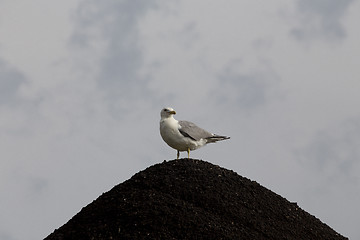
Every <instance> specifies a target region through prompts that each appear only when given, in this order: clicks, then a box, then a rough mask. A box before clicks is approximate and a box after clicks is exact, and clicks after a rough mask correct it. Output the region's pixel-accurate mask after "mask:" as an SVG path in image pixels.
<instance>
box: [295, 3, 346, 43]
mask: <svg viewBox="0 0 360 240" xmlns="http://www.w3.org/2000/svg"><path fill="white" fill-rule="evenodd" d="M352 2H353V0H343V1H338V0H330V1H329V0H298V1H297V9H296V10H297V12H298V14H299V26H297V27H294V28H293V29H292V30H291V32H290V33H291V35H292V36H293V37H295V38H296V39H297V40H299V41H303V40H312V39H325V40H332V41H334V40H341V39H343V38H345V37H346V30H345V28H344V26H343V24H342V19H343V17H344V15H345V14H346V11H347V10H348V8H349V6H350V5H351V3H352Z"/></svg>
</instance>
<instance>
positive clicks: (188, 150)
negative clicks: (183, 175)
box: [187, 148, 190, 159]
mask: <svg viewBox="0 0 360 240" xmlns="http://www.w3.org/2000/svg"><path fill="white" fill-rule="evenodd" d="M187 152H188V159H190V148H188V149H187Z"/></svg>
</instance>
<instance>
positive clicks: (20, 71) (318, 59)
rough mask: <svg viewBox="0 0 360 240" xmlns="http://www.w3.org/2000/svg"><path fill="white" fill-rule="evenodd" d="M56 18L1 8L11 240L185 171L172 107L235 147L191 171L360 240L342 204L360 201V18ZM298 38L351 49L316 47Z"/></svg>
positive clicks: (135, 4)
mask: <svg viewBox="0 0 360 240" xmlns="http://www.w3.org/2000/svg"><path fill="white" fill-rule="evenodd" d="M45 2H46V1H40V0H38V1H37V2H36V3H37V4H34V5H33V4H26V3H24V2H21V1H7V2H2V3H1V4H2V8H0V9H1V10H0V11H1V15H2V17H1V22H0V24H1V25H0V26H1V28H0V32H1V38H0V50H1V51H2V56H1V59H2V62H1V63H0V76H1V77H2V79H4V81H2V82H1V83H0V86H1V87H2V88H1V89H2V90H4V86H5V88H7V91H6V93H5V94H3V95H2V96H1V97H0V101H1V104H0V114H1V120H0V127H1V129H2V135H1V136H0V141H1V143H2V144H0V150H1V152H2V154H3V156H5V158H4V159H5V160H3V162H2V164H3V167H2V168H0V173H1V174H0V179H1V181H0V188H1V192H7V193H9V194H6V195H5V197H4V198H2V199H0V201H1V204H0V208H1V212H2V213H4V214H2V215H1V216H0V221H1V222H2V223H3V222H5V223H4V224H1V227H2V228H1V229H0V236H4V237H7V238H9V239H23V238H27V239H38V238H39V236H41V237H44V236H45V235H47V234H49V233H50V232H51V231H52V230H54V228H55V227H59V226H61V225H62V224H64V223H65V222H66V221H67V220H68V219H70V218H71V217H72V216H73V215H74V214H75V213H76V212H77V211H79V210H80V208H81V207H83V206H85V205H86V204H88V203H89V202H91V201H92V200H93V199H95V198H96V197H97V196H98V195H99V194H100V193H102V192H104V191H107V190H108V189H110V188H111V187H112V186H113V185H115V184H117V183H119V182H121V181H123V180H125V179H127V178H129V177H130V176H131V175H132V174H134V173H136V172H138V171H139V170H141V169H143V168H145V167H147V166H149V165H150V164H152V163H155V162H160V161H162V160H164V159H170V158H175V155H176V151H174V150H172V149H170V148H168V147H167V146H166V144H165V143H163V142H162V140H161V138H160V136H159V132H158V121H159V111H160V109H161V108H162V107H164V106H173V107H175V108H176V110H177V112H178V114H177V117H178V118H179V119H186V120H191V121H194V122H196V123H197V124H199V125H200V126H203V127H204V128H205V129H208V130H211V131H214V132H216V133H219V134H226V135H230V136H231V137H232V138H231V139H230V140H229V141H227V142H223V143H218V144H216V145H211V146H208V147H206V148H203V149H199V150H197V151H194V152H192V153H191V156H192V157H194V158H201V159H204V160H207V161H210V162H213V163H215V164H219V165H221V166H225V167H227V168H231V169H233V170H235V171H237V172H239V173H240V174H241V175H244V176H247V177H250V178H251V179H253V180H256V181H258V182H260V183H261V184H263V185H265V186H266V187H269V188H270V189H272V190H274V191H276V192H277V193H279V194H281V195H283V196H284V197H287V198H289V199H290V200H292V201H298V202H299V203H300V206H301V207H304V208H305V209H306V210H309V211H310V212H311V213H313V214H315V215H316V216H317V217H319V218H320V219H321V220H326V222H327V223H328V224H330V226H332V227H334V228H335V229H336V230H338V231H340V232H341V233H342V234H344V235H349V236H350V235H351V236H352V237H353V236H356V230H357V228H356V226H351V225H349V224H347V223H348V222H349V221H352V222H355V223H356V222H358V216H356V215H355V214H352V213H353V212H354V211H353V207H354V206H356V204H357V203H356V202H355V201H352V200H347V199H344V197H341V196H346V195H347V194H350V195H351V199H358V198H359V193H358V192H356V191H352V190H351V189H352V188H353V187H354V188H355V187H357V186H358V185H359V183H358V177H357V175H356V171H357V169H358V167H359V166H358V164H357V163H356V162H354V161H353V160H352V159H354V158H356V157H357V156H358V154H359V153H358V151H357V149H356V148H355V146H356V145H357V144H358V141H357V137H358V125H357V124H355V122H356V121H355V120H354V121H350V122H349V121H348V119H359V116H360V112H359V111H360V110H359V108H358V106H357V105H358V104H357V103H358V102H359V94H358V92H359V91H358V90H359V84H358V79H357V77H356V76H358V75H359V74H360V73H359V68H358V63H359V54H357V52H358V50H359V44H358V42H359V37H360V36H359V34H358V31H357V28H358V26H357V24H355V23H357V22H358V21H357V18H358V14H357V12H358V11H356V9H358V7H359V5H355V4H352V3H353V2H351V1H344V2H342V3H335V2H331V3H332V4H334V5H331V6H330V8H329V9H327V8H323V6H324V2H322V1H314V2H311V3H310V2H309V1H305V2H304V3H301V4H304V5H303V6H301V5H300V2H298V5H293V4H292V3H290V2H289V1H286V0H282V1H280V0H279V1H275V2H263V1H245V2H239V1H227V2H226V3H223V2H221V1H208V2H207V4H206V5H204V3H202V2H194V1H171V2H170V1H169V2H167V3H166V4H165V3H161V4H160V3H159V2H158V1H145V0H144V1H133V0H131V1H130V0H128V1H126V0H123V1H115V0H112V1H110V0H109V1H95V0H84V1H71V0H69V1H60V2H58V3H57V4H56V5H53V4H54V3H51V4H50V3H47V2H46V3H45ZM5 3H6V4H5ZM38 6H41V7H38ZM310 6H312V7H314V8H312V7H310ZM294 11H295V13H294ZM18 16H22V17H21V18H19V17H18ZM284 16H291V17H292V19H291V18H289V17H287V18H286V19H285V18H284ZM306 17H309V19H310V20H311V19H315V20H316V21H315V24H313V22H312V21H308V22H307V21H305V20H304V19H305V18H306ZM294 18H295V19H294ZM288 19H291V21H285V20H288ZM45 20H46V21H45ZM319 22H320V23H321V24H317V23H319ZM22 29H25V30H24V31H22ZM292 29H297V30H299V31H302V33H303V34H304V36H306V39H305V40H306V41H308V40H313V39H318V38H320V39H322V37H324V36H331V37H332V38H334V39H341V40H342V41H341V42H340V41H333V42H332V44H330V45H326V44H325V45H324V44H323V42H318V41H313V42H311V44H310V45H308V46H305V45H306V44H305V45H304V44H299V41H298V40H300V39H297V40H294V38H293V37H292V36H290V35H289V31H291V30H292ZM345 33H346V38H345V37H344V36H345V35H343V34H345ZM24 39H26V41H25V40H24ZM45 40H46V41H45ZM304 46H305V47H304ZM0 91H1V90H0ZM344 126H347V127H344ZM336 129H337V130H336ZM320 133H322V134H320ZM140 149H141V150H140ZM299 156H300V157H301V161H299ZM326 156H327V157H326ZM325 157H326V158H327V160H326V161H325V160H323V159H324V158H325ZM336 179H340V180H339V181H336ZM353 179H355V181H352V180H353ZM349 181H352V182H351V184H352V185H351V184H346V183H349ZM350 186H351V187H350ZM319 189H320V190H322V191H323V192H319ZM317 192H318V194H314V193H317ZM308 196H311V197H308ZM337 201H339V202H341V203H343V204H344V207H343V208H337V206H338V202H337ZM320 203H324V204H320ZM335 208H337V210H336V211H335V210H334V209H335ZM13 209H17V210H16V212H15V213H14V211H13ZM39 212H41V214H39ZM334 212H336V215H337V216H335V214H334ZM5 216H7V217H5ZM8 216H10V217H8ZM34 216H36V217H34ZM346 216H350V218H351V219H350V218H349V219H350V220H349V219H347V221H339V220H338V219H345V218H346ZM19 219H21V221H19ZM37 226H42V228H41V229H39V228H37ZM19 228H21V229H24V231H23V232H19V231H18V229H19ZM355 238H356V237H355Z"/></svg>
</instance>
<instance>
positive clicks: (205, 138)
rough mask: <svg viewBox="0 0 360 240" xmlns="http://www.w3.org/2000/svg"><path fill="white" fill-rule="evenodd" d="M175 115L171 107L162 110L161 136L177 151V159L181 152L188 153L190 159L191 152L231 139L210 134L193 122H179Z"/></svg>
mask: <svg viewBox="0 0 360 240" xmlns="http://www.w3.org/2000/svg"><path fill="white" fill-rule="evenodd" d="M175 114H176V112H175V111H174V109H172V108H170V107H167V108H163V109H162V110H161V112H160V116H161V120H160V135H161V137H162V139H163V140H164V141H165V142H166V143H167V144H168V145H169V146H170V147H172V148H174V149H176V150H177V159H179V156H180V152H184V151H187V153H188V158H190V151H192V150H195V149H198V148H200V147H202V146H204V145H206V144H208V143H214V142H217V141H221V140H226V139H229V138H230V137H226V136H220V135H217V134H213V133H210V132H208V131H206V130H204V129H202V128H200V127H198V126H196V125H195V124H194V123H192V122H188V121H178V120H176V119H175V118H174V115H175Z"/></svg>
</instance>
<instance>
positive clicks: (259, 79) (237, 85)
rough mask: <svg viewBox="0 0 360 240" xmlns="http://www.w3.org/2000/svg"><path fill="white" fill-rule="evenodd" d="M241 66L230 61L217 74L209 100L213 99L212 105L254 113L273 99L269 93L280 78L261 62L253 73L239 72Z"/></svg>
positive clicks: (237, 62)
mask: <svg viewBox="0 0 360 240" xmlns="http://www.w3.org/2000/svg"><path fill="white" fill-rule="evenodd" d="M241 65H242V63H241V61H232V62H231V63H229V64H228V65H226V66H225V68H224V69H223V70H222V71H221V72H220V73H218V78H217V79H218V82H217V85H216V86H215V89H213V91H212V93H211V94H210V96H211V97H210V98H214V97H215V100H214V104H215V103H216V104H222V105H225V106H237V108H238V109H241V110H245V111H255V110H257V109H258V107H260V106H263V105H265V104H269V103H270V102H269V101H271V99H273V98H271V97H273V95H272V94H271V91H272V90H274V89H278V88H276V85H277V84H278V83H279V81H280V77H279V76H278V74H277V73H276V72H275V71H274V70H272V69H271V67H270V66H268V65H266V64H263V63H261V62H259V63H258V66H257V67H256V69H254V70H253V71H252V70H246V71H245V72H242V71H241V70H240V71H239V69H241V68H242V66H241ZM270 96H271V97H270Z"/></svg>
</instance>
